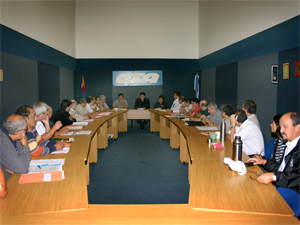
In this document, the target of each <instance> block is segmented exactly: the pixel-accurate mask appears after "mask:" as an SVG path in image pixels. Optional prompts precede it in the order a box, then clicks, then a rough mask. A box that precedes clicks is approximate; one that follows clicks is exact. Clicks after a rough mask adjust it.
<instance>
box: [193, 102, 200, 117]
mask: <svg viewBox="0 0 300 225" xmlns="http://www.w3.org/2000/svg"><path fill="white" fill-rule="evenodd" d="M192 105H193V108H192V109H193V110H192V113H191V119H192V118H193V117H194V116H195V115H196V114H197V113H198V112H199V111H200V109H201V108H200V105H199V99H198V98H193V99H192Z"/></svg>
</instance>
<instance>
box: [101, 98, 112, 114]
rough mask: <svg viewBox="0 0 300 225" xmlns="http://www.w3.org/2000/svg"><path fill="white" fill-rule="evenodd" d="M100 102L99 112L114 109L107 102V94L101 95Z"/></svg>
mask: <svg viewBox="0 0 300 225" xmlns="http://www.w3.org/2000/svg"><path fill="white" fill-rule="evenodd" d="M99 100H100V103H99V109H100V111H99V112H109V111H113V110H110V108H109V106H108V105H107V104H106V96H105V95H100V97H99Z"/></svg>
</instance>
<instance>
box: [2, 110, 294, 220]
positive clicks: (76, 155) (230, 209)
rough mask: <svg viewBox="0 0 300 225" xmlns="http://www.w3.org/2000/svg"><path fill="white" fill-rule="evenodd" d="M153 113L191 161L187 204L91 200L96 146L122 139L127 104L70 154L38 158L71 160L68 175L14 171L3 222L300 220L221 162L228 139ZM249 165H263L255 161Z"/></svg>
mask: <svg viewBox="0 0 300 225" xmlns="http://www.w3.org/2000/svg"><path fill="white" fill-rule="evenodd" d="M132 111H133V110H132ZM137 111H138V110H136V111H134V113H135V114H136V113H139V112H137ZM145 112H146V111H145ZM145 112H144V113H145ZM148 112H150V118H151V122H150V131H151V132H160V137H161V138H162V139H170V147H171V148H178V147H179V148H180V161H181V162H184V163H189V182H190V195H189V203H188V204H178V205H176V204H175V205H87V191H86V190H87V186H86V185H87V184H88V181H89V178H88V177H89V171H88V165H89V163H90V162H97V159H98V154H97V149H98V148H103V149H105V148H107V146H108V144H107V134H108V133H113V134H114V137H115V138H117V137H118V134H117V133H118V132H126V131H127V119H128V117H127V116H128V110H120V111H117V112H114V113H112V114H111V115H109V116H103V117H101V118H97V119H95V120H94V121H93V122H91V123H90V124H89V125H88V126H86V127H84V129H85V130H92V133H91V134H90V135H84V136H74V139H75V141H74V143H72V145H71V149H70V152H69V153H68V154H66V155H63V156H62V155H47V156H43V157H38V158H66V163H65V166H64V170H65V173H66V180H64V181H61V182H60V183H59V182H50V183H36V184H30V185H28V186H27V187H26V186H22V185H20V184H18V177H19V176H20V175H17V174H14V175H13V176H12V177H11V178H10V179H9V180H8V190H9V195H8V196H7V197H6V198H5V199H2V200H1V205H0V206H1V224H42V223H47V224H208V223H209V224H221V223H222V224H234V223H236V224H299V221H298V220H297V219H296V218H295V217H293V211H292V210H291V209H290V208H289V206H288V205H287V204H286V203H285V201H284V200H283V199H282V197H281V196H280V195H279V193H278V192H277V191H276V189H275V188H274V187H273V186H272V185H262V184H259V183H258V182H256V181H255V180H251V179H250V178H249V174H246V175H245V176H240V175H238V174H237V172H233V171H231V170H230V169H229V167H228V165H225V164H224V163H223V159H224V157H231V151H232V150H231V149H232V147H231V144H230V142H227V141H225V142H224V143H223V145H224V149H223V150H220V149H214V148H213V147H212V145H209V144H208V143H207V142H206V139H207V136H204V135H202V134H201V132H200V131H198V130H197V129H196V128H195V127H188V126H186V125H184V122H183V121H182V120H178V119H177V118H172V117H168V115H167V113H165V112H161V111H157V110H152V109H151V110H149V111H148ZM166 115H167V116H166ZM129 118H131V117H130V116H129ZM244 160H245V158H244ZM250 169H251V170H259V171H260V169H259V167H258V166H255V167H251V168H250ZM260 172H261V171H260ZM85 181H87V182H85ZM23 185H24V184H23ZM29 186H30V188H29ZM43 190H45V191H44V192H43ZM99 191H101V190H99ZM74 210H75V211H74Z"/></svg>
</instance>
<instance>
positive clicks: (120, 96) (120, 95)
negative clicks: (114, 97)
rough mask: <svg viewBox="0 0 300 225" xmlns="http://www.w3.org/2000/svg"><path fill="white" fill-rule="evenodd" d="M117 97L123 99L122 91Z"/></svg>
mask: <svg viewBox="0 0 300 225" xmlns="http://www.w3.org/2000/svg"><path fill="white" fill-rule="evenodd" d="M118 99H119V101H121V100H123V99H124V95H123V94H122V93H120V94H119V95H118Z"/></svg>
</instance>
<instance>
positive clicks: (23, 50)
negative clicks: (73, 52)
mask: <svg viewBox="0 0 300 225" xmlns="http://www.w3.org/2000/svg"><path fill="white" fill-rule="evenodd" d="M0 30H1V51H2V52H6V53H10V54H13V55H18V56H21V57H24V58H28V59H33V60H36V61H39V62H44V63H48V64H52V65H56V66H61V67H64V68H67V69H71V70H75V67H76V60H75V59H74V58H73V57H71V56H69V55H67V54H64V53H62V52H60V51H58V50H56V49H54V48H51V47H49V46H47V45H45V44H43V43H41V42H38V41H36V40H34V39H32V38H30V37H28V36H26V35H24V34H21V33H19V32H17V31H15V30H13V29H10V28H8V27H6V26H4V25H1V24H0Z"/></svg>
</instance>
